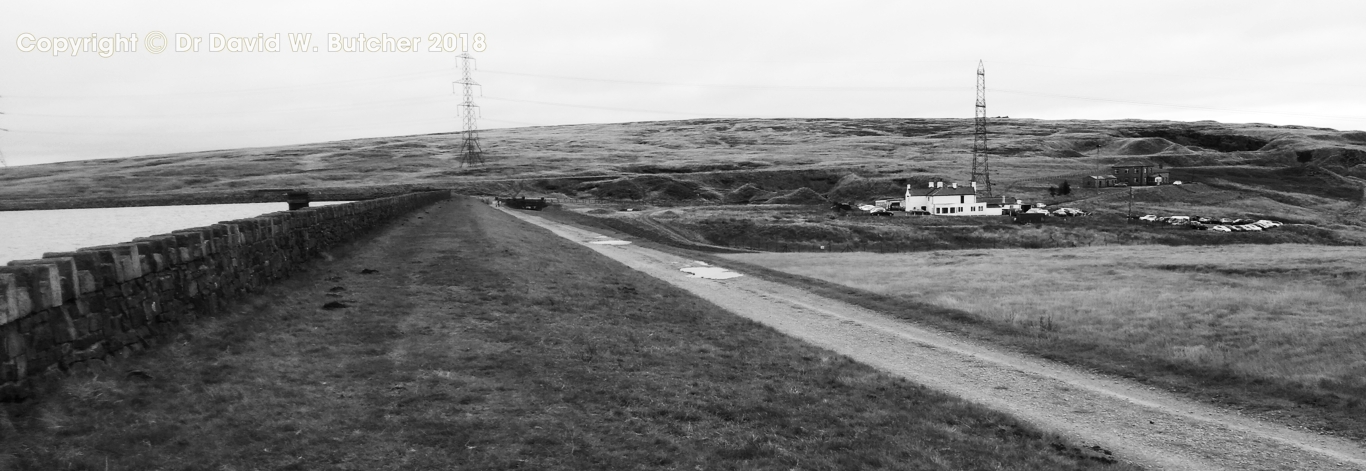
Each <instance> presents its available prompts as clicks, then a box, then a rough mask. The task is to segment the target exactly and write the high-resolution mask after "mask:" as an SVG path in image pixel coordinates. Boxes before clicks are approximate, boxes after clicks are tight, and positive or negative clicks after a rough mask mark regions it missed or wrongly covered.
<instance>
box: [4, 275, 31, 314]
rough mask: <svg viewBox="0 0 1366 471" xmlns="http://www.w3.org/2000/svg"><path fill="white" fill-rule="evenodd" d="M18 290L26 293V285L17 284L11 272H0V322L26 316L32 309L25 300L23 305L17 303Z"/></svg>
mask: <svg viewBox="0 0 1366 471" xmlns="http://www.w3.org/2000/svg"><path fill="white" fill-rule="evenodd" d="M20 291H23V292H25V293H27V291H28V287H21V286H19V282H18V280H17V279H16V278H15V276H14V275H13V274H10V273H0V324H8V323H10V322H12V321H14V320H15V319H18V318H20V317H23V316H26V315H28V313H29V312H30V310H31V309H32V306H29V305H28V301H27V300H25V302H24V304H23V305H21V304H20V303H19V293H20ZM25 297H27V296H25ZM21 307H22V309H21Z"/></svg>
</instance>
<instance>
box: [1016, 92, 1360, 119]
mask: <svg viewBox="0 0 1366 471" xmlns="http://www.w3.org/2000/svg"><path fill="white" fill-rule="evenodd" d="M992 90H993V91H996V92H1001V93H1010V94H1015V95H1032V96H1045V97H1054V98H1071V99H1074V100H1089V101H1104V102H1110V103H1127V104H1131V105H1147V106H1165V107H1170V108H1189V109H1195V110H1210V111H1228V112H1233V113H1259V114H1270V115H1283V116H1302V117H1306V118H1327V119H1346V120H1357V121H1366V117H1360V116H1330V115H1321V114H1308V113H1287V112H1282V111H1253V110H1238V109H1231V108H1216V107H1212V106H1194V105H1178V104H1174V103H1158V102H1148V101H1133V100H1113V99H1109V98H1095V97H1084V96H1076V95H1060V94H1056V93H1043V92H1030V91H1024V90H1010V89H1004V88H993V89H992Z"/></svg>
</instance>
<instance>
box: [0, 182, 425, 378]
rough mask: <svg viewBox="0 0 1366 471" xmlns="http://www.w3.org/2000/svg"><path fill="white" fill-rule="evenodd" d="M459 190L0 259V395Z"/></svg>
mask: <svg viewBox="0 0 1366 471" xmlns="http://www.w3.org/2000/svg"><path fill="white" fill-rule="evenodd" d="M449 197H450V193H449V192H447V191H428V192H420V193H409V194H405V195H400V196H392V197H387V198H378V199H372V200H365V201H356V202H352V203H346V204H338V205H332V206H323V207H316V208H306V209H300V210H296V211H283V212H276V213H269V214H264V215H261V216H258V217H253V218H246V219H239V220H233V221H225V222H221V223H218V224H212V225H209V226H204V227H195V228H187V229H182V230H177V231H173V232H171V233H170V234H161V235H152V236H148V237H142V238H138V239H134V240H133V241H130V242H126V243H121V244H114V245H107V246H99V247H88V248H82V249H78V250H76V251H74V252H62V253H47V254H44V256H43V258H41V259H37V260H16V261H12V262H9V263H8V265H7V266H3V267H0V400H14V399H17V398H22V397H26V396H29V395H32V394H33V393H34V391H35V390H36V388H35V387H34V386H35V385H36V380H38V379H39V378H41V377H43V376H44V375H45V374H46V373H51V372H54V371H68V370H72V369H80V368H84V367H88V366H90V364H91V363H92V362H103V361H104V359H105V358H107V357H109V356H111V355H127V354H128V353H130V352H132V351H137V350H141V349H144V348H146V347H148V346H151V345H153V344H155V343H156V342H157V341H158V338H159V337H161V336H162V335H164V334H167V333H168V332H171V331H172V329H173V328H174V327H175V326H177V325H178V324H181V323H183V322H188V321H192V320H193V319H195V318H196V317H198V316H202V315H211V314H214V313H215V312H217V311H218V310H219V309H221V308H222V307H223V306H224V304H225V303H226V302H227V301H229V300H231V299H233V298H236V297H238V296H240V295H242V294H244V293H248V292H251V291H255V290H257V289H259V288H260V287H262V286H264V285H267V284H270V283H272V282H274V281H276V280H279V279H281V278H283V277H286V276H287V275H288V274H289V273H290V272H291V271H293V270H295V269H297V267H298V265H299V264H301V263H304V262H306V261H308V260H311V259H314V258H316V257H319V256H320V255H321V254H322V252H323V251H325V250H327V249H328V248H331V247H334V246H336V245H338V244H340V243H343V242H346V241H349V240H351V239H353V238H354V237H356V236H357V235H359V234H362V233H365V232H367V231H369V230H372V229H375V228H377V227H379V226H381V225H383V224H384V223H386V222H388V221H391V220H393V219H395V218H397V217H399V216H402V215H404V214H406V213H409V212H411V211H413V210H416V209H419V208H422V207H425V206H427V205H430V204H432V203H435V202H437V201H440V200H445V199H448V198H449Z"/></svg>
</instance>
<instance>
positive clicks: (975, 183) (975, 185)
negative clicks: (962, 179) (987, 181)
mask: <svg viewBox="0 0 1366 471" xmlns="http://www.w3.org/2000/svg"><path fill="white" fill-rule="evenodd" d="M972 189H974V190H976V189H977V180H973V181H972Z"/></svg>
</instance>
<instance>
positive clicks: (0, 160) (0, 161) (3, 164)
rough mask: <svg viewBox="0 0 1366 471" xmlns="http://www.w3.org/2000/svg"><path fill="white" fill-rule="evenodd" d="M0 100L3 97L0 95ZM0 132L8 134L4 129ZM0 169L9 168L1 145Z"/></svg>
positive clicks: (1, 112)
mask: <svg viewBox="0 0 1366 471" xmlns="http://www.w3.org/2000/svg"><path fill="white" fill-rule="evenodd" d="M0 98H4V96H3V95H0ZM0 114H5V112H4V111H0ZM0 132H9V130H8V129H5V128H0ZM0 144H3V143H0ZM0 168H9V162H5V149H4V146H3V145H0Z"/></svg>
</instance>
